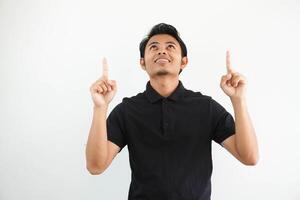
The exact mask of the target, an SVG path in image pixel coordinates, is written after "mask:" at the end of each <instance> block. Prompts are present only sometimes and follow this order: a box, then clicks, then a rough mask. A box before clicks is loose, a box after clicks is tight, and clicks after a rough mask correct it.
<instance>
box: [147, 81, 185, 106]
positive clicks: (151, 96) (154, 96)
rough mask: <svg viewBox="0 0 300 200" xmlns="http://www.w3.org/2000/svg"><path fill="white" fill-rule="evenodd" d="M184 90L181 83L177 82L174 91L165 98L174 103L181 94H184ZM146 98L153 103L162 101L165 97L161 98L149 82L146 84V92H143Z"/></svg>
mask: <svg viewBox="0 0 300 200" xmlns="http://www.w3.org/2000/svg"><path fill="white" fill-rule="evenodd" d="M184 91H185V88H184V86H183V84H182V82H181V81H180V80H179V83H178V85H177V87H176V89H175V90H174V91H173V92H172V93H171V94H170V95H169V96H168V97H167V98H168V99H172V100H174V101H177V100H178V99H179V98H180V97H181V96H182V94H183V93H184ZM144 93H145V95H146V97H147V98H148V100H149V101H150V102H151V103H154V102H156V101H158V100H160V99H164V98H165V97H163V96H161V95H160V94H159V93H158V92H157V91H156V90H155V89H154V88H153V87H152V86H151V84H150V81H148V82H147V85H146V91H145V92H144Z"/></svg>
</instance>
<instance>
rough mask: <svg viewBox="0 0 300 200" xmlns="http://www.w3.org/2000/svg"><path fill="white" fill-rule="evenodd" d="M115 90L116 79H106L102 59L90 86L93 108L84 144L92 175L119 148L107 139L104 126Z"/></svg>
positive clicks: (100, 171)
mask: <svg viewBox="0 0 300 200" xmlns="http://www.w3.org/2000/svg"><path fill="white" fill-rule="evenodd" d="M116 91H117V84H116V81H115V80H109V79H108V65H107V61H106V59H103V69H102V76H101V78H100V79H98V80H97V81H96V82H95V83H94V84H92V86H91V87H90V92H91V96H92V99H93V102H94V109H93V121H92V125H91V128H90V133H89V137H88V142H87V146H86V167H87V169H88V171H89V172H90V173H91V174H93V175H96V174H101V173H102V172H103V171H104V170H105V169H106V168H107V167H108V166H109V165H110V163H111V162H112V160H113V158H114V157H115V156H116V155H117V153H118V152H119V150H120V147H118V146H117V145H115V144H114V143H112V142H110V141H108V140H107V127H106V114H107V108H108V105H109V103H110V102H111V100H112V99H113V97H114V95H115V93H116Z"/></svg>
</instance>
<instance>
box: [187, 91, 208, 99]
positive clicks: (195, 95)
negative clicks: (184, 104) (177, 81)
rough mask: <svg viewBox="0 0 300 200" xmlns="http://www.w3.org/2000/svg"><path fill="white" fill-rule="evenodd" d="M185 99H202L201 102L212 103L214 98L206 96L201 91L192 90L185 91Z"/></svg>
mask: <svg viewBox="0 0 300 200" xmlns="http://www.w3.org/2000/svg"><path fill="white" fill-rule="evenodd" d="M184 97H185V98H197V99H199V100H200V99H201V100H207V101H211V100H212V97H211V96H209V95H205V94H203V93H202V92H200V91H193V90H190V89H185V91H184Z"/></svg>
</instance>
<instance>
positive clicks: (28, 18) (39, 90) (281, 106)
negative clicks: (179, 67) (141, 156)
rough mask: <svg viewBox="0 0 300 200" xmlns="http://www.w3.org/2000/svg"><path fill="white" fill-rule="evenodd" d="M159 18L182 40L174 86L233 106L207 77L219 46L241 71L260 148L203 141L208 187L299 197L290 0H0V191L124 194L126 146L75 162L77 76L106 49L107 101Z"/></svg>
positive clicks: (294, 17) (128, 79)
mask: <svg viewBox="0 0 300 200" xmlns="http://www.w3.org/2000/svg"><path fill="white" fill-rule="evenodd" d="M160 22H165V23H169V24H172V25H174V26H175V27H176V28H177V29H178V31H179V32H180V34H181V36H182V39H183V40H184V41H185V43H186V45H187V48H188V57H189V61H190V62H189V64H188V66H187V67H186V68H185V69H184V70H183V72H182V73H181V75H180V79H181V80H182V82H183V84H184V86H185V87H186V88H188V89H191V90H194V91H200V92H202V93H203V94H206V95H209V96H212V97H213V98H214V99H216V100H217V101H218V102H219V103H221V104H222V105H223V106H224V107H225V108H226V109H227V110H228V111H230V112H231V113H232V114H233V109H232V105H231V102H230V100H229V98H228V97H227V96H226V95H225V94H224V93H223V92H222V90H221V88H220V87H219V82H220V78H221V76H222V75H223V74H224V73H226V66H225V52H226V50H227V49H229V50H230V51H231V59H232V66H233V67H234V68H235V69H236V70H237V71H238V72H240V73H242V74H243V75H245V76H246V78H247V80H248V86H247V100H248V108H249V112H250V115H251V117H252V121H253V124H254V126H255V129H256V133H257V138H258V140H259V147H260V160H259V163H258V164H257V165H256V166H245V165H243V164H241V163H240V162H239V161H237V160H236V159H235V158H234V157H233V156H231V154H229V153H228V152H227V151H226V150H225V149H223V148H222V147H221V146H220V145H218V144H216V143H213V164H214V168H213V176H212V199H213V200H224V199H225V200H226V199H228V200H241V199H243V200H252V199H259V200H265V199H273V200H282V199H284V200H298V199H300V189H299V185H300V173H299V170H300V151H299V140H300V126H299V124H300V123H299V119H300V118H299V112H300V106H299V102H300V95H299V86H300V81H299V73H300V70H299V68H300V54H299V52H300V39H299V38H300V37H299V35H300V26H299V24H300V3H299V1H296V0H286V1H283V0H282V1H279V0H272V1H271V0H266V1H261V0H252V1H250V0H249V1H238V0H236V1H234V0H229V1H188V0H186V1H175V0H166V1H158V0H152V1H140V0H135V1H115V0H110V1H108V0H107V1H99V0H98V1H74V0H72V1H71V0H61V1H58V0H56V1H54V0H48V1H47V0H27V1H26V0H24V1H21V0H19V1H17V0H0V95H1V98H0V199H1V200H19V199H23V200H41V199H43V200H53V199H55V200H65V199H73V200H81V199H89V200H93V199H95V200H96V199H113V200H115V199H116V200H119V199H127V195H128V189H129V183H130V175H131V174H130V168H129V160H128V150H127V147H125V148H124V149H123V150H122V152H121V153H120V154H118V155H117V157H116V158H115V160H114V161H113V163H112V164H111V166H110V167H109V168H108V169H107V170H106V171H105V172H104V173H103V174H101V175H99V176H93V175H90V174H89V173H88V171H87V170H86V166H85V145H86V142H87V137H88V132H89V128H90V125H91V120H92V106H93V103H92V99H91V97H90V93H89V87H90V85H91V84H92V83H93V82H94V81H95V80H96V79H97V78H99V76H100V75H101V69H102V66H101V59H102V57H103V56H106V57H107V59H108V63H109V66H110V69H109V70H110V71H109V73H110V78H111V79H114V80H117V84H118V92H117V94H116V96H115V98H114V99H113V101H112V102H111V104H110V108H109V111H111V109H112V108H113V107H114V106H115V105H116V104H118V103H119V102H121V100H122V98H123V97H126V96H133V95H136V94H137V93H138V92H143V91H144V90H145V85H146V82H147V80H148V76H147V74H146V73H145V72H144V71H143V70H142V69H141V67H140V66H139V50H138V45H139V42H140V41H141V40H142V38H143V37H144V36H145V35H146V34H147V32H148V31H149V30H150V28H151V27H152V26H153V25H155V24H157V23H160ZM145 159H147V158H145Z"/></svg>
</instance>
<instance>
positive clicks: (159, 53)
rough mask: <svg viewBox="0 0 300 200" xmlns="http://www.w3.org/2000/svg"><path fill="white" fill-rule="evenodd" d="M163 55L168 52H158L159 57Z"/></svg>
mask: <svg viewBox="0 0 300 200" xmlns="http://www.w3.org/2000/svg"><path fill="white" fill-rule="evenodd" d="M161 54H163V55H166V52H165V51H160V52H158V55H161Z"/></svg>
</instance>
